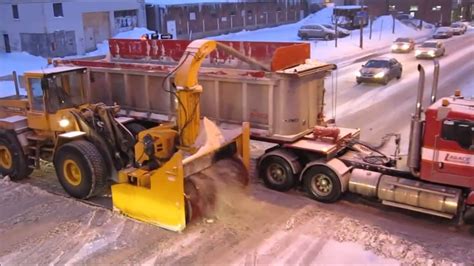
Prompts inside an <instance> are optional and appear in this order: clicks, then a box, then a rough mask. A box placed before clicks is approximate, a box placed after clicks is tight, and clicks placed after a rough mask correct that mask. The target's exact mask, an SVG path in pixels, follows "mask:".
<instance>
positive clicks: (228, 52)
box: [54, 39, 336, 142]
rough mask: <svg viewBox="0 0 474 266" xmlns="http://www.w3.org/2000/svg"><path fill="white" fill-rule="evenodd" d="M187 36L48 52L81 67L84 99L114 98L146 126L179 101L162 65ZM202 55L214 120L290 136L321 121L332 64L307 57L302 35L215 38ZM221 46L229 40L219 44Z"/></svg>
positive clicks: (205, 112)
mask: <svg viewBox="0 0 474 266" xmlns="http://www.w3.org/2000/svg"><path fill="white" fill-rule="evenodd" d="M189 43H190V41H186V40H129V39H111V40H109V55H108V56H107V57H105V58H85V59H66V60H64V59H62V60H54V64H55V65H58V66H80V67H87V69H88V73H87V75H88V79H87V82H88V84H87V86H86V90H87V93H86V94H87V97H88V98H87V99H88V100H89V102H103V103H106V104H113V103H117V104H119V105H120V106H121V112H120V115H123V116H127V117H133V118H134V119H136V121H137V122H141V123H142V124H143V125H145V126H148V123H149V122H150V121H152V122H157V123H161V122H163V121H172V120H174V119H175V113H176V112H175V110H176V108H177V105H178V104H179V103H178V102H177V101H176V100H175V97H174V96H173V95H170V93H168V91H169V90H170V89H171V88H172V84H173V82H174V80H173V77H169V76H168V73H169V72H170V71H172V70H173V69H174V67H176V66H177V65H178V62H179V59H180V58H181V57H183V56H186V55H185V49H186V47H187V46H188V45H189ZM218 44H222V45H217V48H216V50H215V51H213V52H212V53H210V55H209V56H208V57H207V58H206V59H205V60H203V63H202V67H201V70H200V72H199V82H200V84H201V85H202V86H203V88H205V90H203V92H202V95H201V115H202V116H205V117H208V118H209V119H211V120H212V121H214V122H216V123H217V124H218V125H219V127H220V128H225V129H232V128H235V127H236V126H237V127H240V125H241V124H242V123H243V122H249V123H250V127H251V128H250V133H251V135H252V138H254V139H261V140H271V141H276V142H280V141H283V142H284V141H294V140H296V139H298V138H299V137H301V136H304V135H306V134H308V133H309V132H311V131H312V129H313V127H314V126H316V125H322V124H324V123H325V121H324V92H325V88H324V78H325V77H326V76H327V75H328V74H330V72H331V71H332V70H334V69H335V68H336V66H335V65H334V64H327V63H323V62H318V61H315V60H310V59H309V58H310V46H309V44H307V43H278V42H226V41H219V42H218ZM225 47H230V49H226V48H225Z"/></svg>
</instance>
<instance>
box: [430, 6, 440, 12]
mask: <svg viewBox="0 0 474 266" xmlns="http://www.w3.org/2000/svg"><path fill="white" fill-rule="evenodd" d="M431 10H433V11H440V10H441V6H434V7H433V8H431Z"/></svg>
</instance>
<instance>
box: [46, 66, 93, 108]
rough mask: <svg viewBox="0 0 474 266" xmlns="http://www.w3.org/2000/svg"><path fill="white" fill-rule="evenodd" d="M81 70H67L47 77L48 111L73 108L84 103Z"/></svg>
mask: <svg viewBox="0 0 474 266" xmlns="http://www.w3.org/2000/svg"><path fill="white" fill-rule="evenodd" d="M82 83H83V73H82V71H75V72H67V73H61V74H57V75H54V76H52V77H49V78H48V92H47V93H48V111H49V112H56V111H58V110H60V109H66V108H73V107H77V106H79V105H81V104H84V103H85V95H84V91H83V84H82Z"/></svg>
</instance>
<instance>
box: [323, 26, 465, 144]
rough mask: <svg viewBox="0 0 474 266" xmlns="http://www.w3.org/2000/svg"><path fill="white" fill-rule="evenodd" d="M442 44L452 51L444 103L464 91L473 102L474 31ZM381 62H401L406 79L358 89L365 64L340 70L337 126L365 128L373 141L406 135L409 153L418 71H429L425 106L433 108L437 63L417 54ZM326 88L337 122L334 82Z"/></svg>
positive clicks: (443, 80) (445, 64) (446, 62)
mask: <svg viewBox="0 0 474 266" xmlns="http://www.w3.org/2000/svg"><path fill="white" fill-rule="evenodd" d="M442 42H444V44H445V46H446V55H445V56H444V57H442V58H440V59H439V63H440V68H441V71H440V79H439V89H438V97H444V96H448V95H452V94H453V93H454V90H455V89H461V90H462V93H463V94H464V95H467V96H472V95H474V60H473V58H474V30H471V31H469V32H468V33H466V34H465V35H463V36H455V37H454V38H451V39H447V40H443V41H442ZM381 56H382V57H395V58H396V59H397V60H398V61H400V62H401V63H402V65H403V75H402V78H401V79H400V80H396V79H392V80H391V81H390V83H389V84H387V85H386V86H384V85H379V84H365V83H362V84H360V85H357V84H356V82H355V73H356V71H358V70H359V69H360V67H361V64H363V63H365V61H364V62H357V63H354V64H351V65H349V66H346V67H343V68H342V69H340V70H338V91H337V108H336V119H337V124H338V125H340V126H345V127H359V128H361V129H362V138H363V139H365V140H370V141H374V140H378V139H380V138H381V137H383V136H384V135H385V134H386V133H392V132H400V133H403V135H402V147H405V148H407V147H408V143H407V134H408V126H409V123H410V114H411V113H412V112H413V111H414V109H415V99H416V90H417V85H418V77H419V75H418V71H417V66H418V64H422V65H423V66H424V68H425V71H426V80H425V97H424V104H425V106H428V105H429V97H430V93H431V86H432V79H433V62H432V61H431V60H418V59H416V58H415V56H414V52H411V53H409V54H392V53H387V54H385V55H381ZM334 75H335V74H334ZM326 84H327V85H326V88H327V89H328V92H327V94H326V103H328V106H327V109H326V112H327V114H328V116H329V117H331V113H332V111H333V109H332V106H331V104H330V103H331V102H332V97H333V96H334V95H333V94H332V93H331V79H328V80H327V83H326Z"/></svg>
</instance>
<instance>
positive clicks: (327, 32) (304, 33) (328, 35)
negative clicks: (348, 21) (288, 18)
mask: <svg viewBox="0 0 474 266" xmlns="http://www.w3.org/2000/svg"><path fill="white" fill-rule="evenodd" d="M335 36H336V32H335V31H334V30H333V29H329V28H326V27H324V26H323V25H320V24H317V25H303V26H301V28H300V29H299V30H298V37H300V38H301V39H303V40H306V39H309V38H322V39H325V40H332V39H334V37H335Z"/></svg>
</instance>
